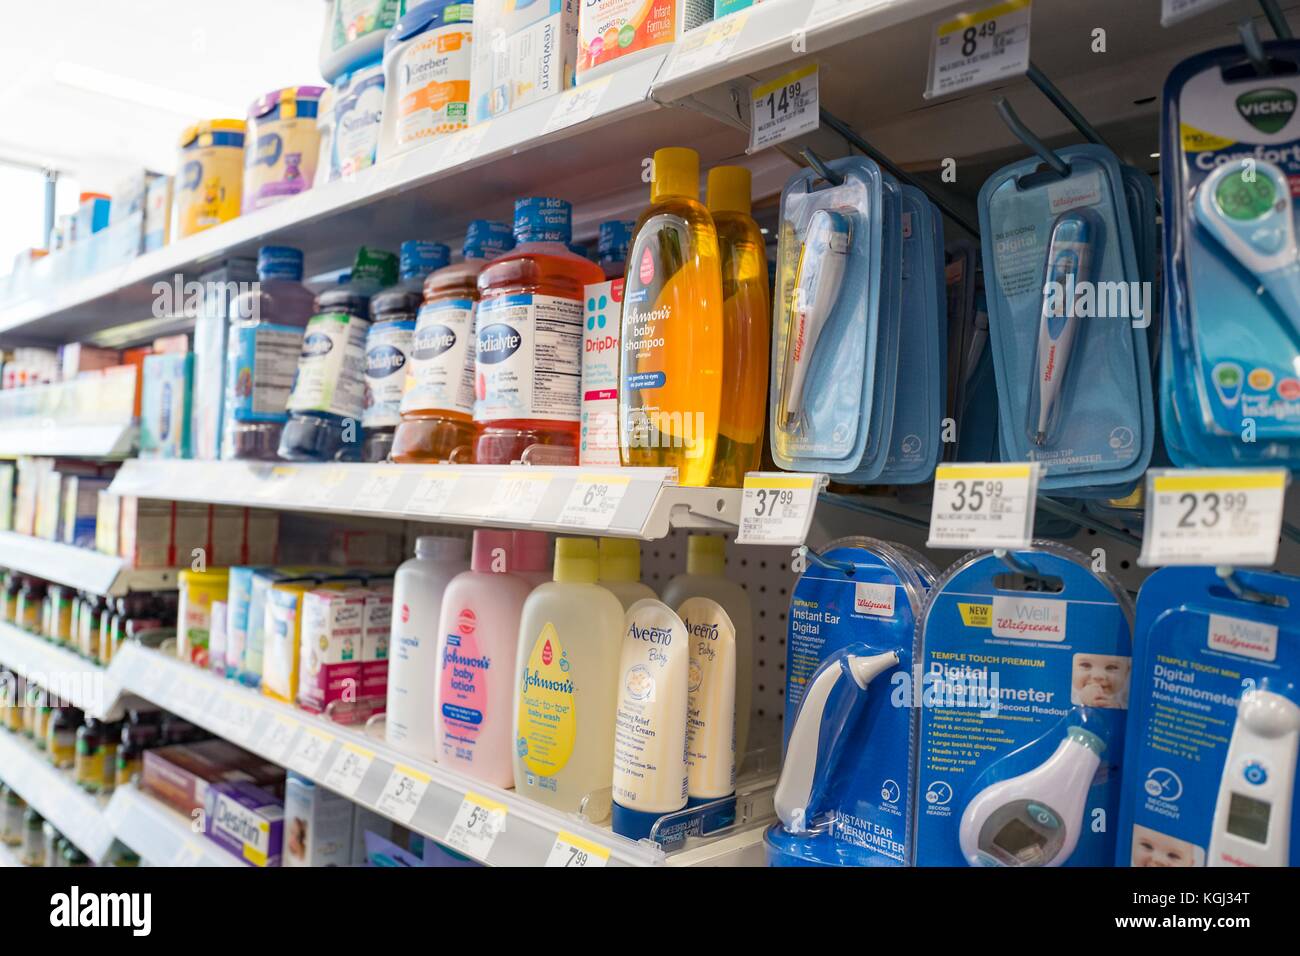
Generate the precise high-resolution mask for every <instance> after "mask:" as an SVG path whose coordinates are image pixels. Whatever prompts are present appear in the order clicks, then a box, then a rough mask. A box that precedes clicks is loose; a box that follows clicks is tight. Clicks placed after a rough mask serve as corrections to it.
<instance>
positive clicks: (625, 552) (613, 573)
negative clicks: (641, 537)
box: [600, 538, 658, 611]
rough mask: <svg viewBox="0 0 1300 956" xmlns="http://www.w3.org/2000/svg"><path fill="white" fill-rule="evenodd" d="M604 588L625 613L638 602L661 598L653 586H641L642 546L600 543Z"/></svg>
mask: <svg viewBox="0 0 1300 956" xmlns="http://www.w3.org/2000/svg"><path fill="white" fill-rule="evenodd" d="M600 586H601V587H603V588H604V589H605V590H606V591H609V592H610V593H611V594H613V595H614V597H616V598H618V601H619V603H620V604H622V605H623V610H625V611H626V610H627V609H628V608H630V607H631V606H632V605H633V604H635V603H636V602H637V601H644V600H645V599H646V598H654V597H658V595H657V594H655V592H654V590H653V589H652V588H651V587H650V586H649V585H647V584H642V583H641V542H639V541H634V540H632V539H631V538H601V539H600Z"/></svg>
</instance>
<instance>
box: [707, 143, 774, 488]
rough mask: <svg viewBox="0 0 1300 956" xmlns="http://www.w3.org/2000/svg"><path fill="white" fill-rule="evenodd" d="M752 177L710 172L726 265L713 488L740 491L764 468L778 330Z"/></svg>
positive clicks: (726, 170) (742, 172)
mask: <svg viewBox="0 0 1300 956" xmlns="http://www.w3.org/2000/svg"><path fill="white" fill-rule="evenodd" d="M751 188H752V184H751V177H750V174H749V170H748V169H746V168H745V167H744V166H717V167H714V168H713V169H711V170H709V193H708V203H709V213H710V214H711V215H712V216H713V222H714V224H715V225H716V227H717V230H718V250H719V253H720V255H721V263H722V329H723V334H722V340H723V354H722V413H721V420H720V422H719V425H718V448H717V451H716V452H715V453H714V456H713V473H712V475H711V476H710V478H709V484H710V485H718V486H721V487H728V488H739V487H740V486H741V485H743V484H744V483H745V472H747V471H756V470H757V469H758V468H759V465H760V463H761V461H762V451H763V419H764V415H763V413H764V411H765V410H766V408H767V363H768V358H767V350H768V338H769V334H770V331H771V323H772V303H771V299H770V298H769V296H768V284H767V251H766V248H765V243H764V242H763V233H762V232H761V231H760V230H759V228H758V223H756V222H755V221H754V218H753V216H751V215H750V208H751V207H750V199H749V196H750V190H751Z"/></svg>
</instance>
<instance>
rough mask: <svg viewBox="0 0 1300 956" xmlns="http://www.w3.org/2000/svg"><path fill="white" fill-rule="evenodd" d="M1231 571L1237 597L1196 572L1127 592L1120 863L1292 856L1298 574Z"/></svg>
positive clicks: (1297, 742)
mask: <svg viewBox="0 0 1300 956" xmlns="http://www.w3.org/2000/svg"><path fill="white" fill-rule="evenodd" d="M1231 573H1232V574H1233V576H1234V578H1235V581H1234V583H1235V585H1236V586H1237V587H1238V588H1240V593H1239V594H1238V593H1234V591H1233V590H1231V589H1229V588H1228V587H1227V586H1225V583H1224V581H1223V580H1222V579H1221V578H1220V576H1219V575H1218V574H1217V573H1216V572H1215V571H1214V570H1213V569H1211V568H1202V567H1185V568H1162V569H1160V570H1158V571H1156V572H1155V573H1154V574H1152V575H1151V576H1150V577H1149V578H1148V579H1147V581H1146V583H1145V584H1144V585H1143V586H1142V590H1141V592H1139V594H1138V604H1137V629H1136V631H1135V635H1136V642H1135V646H1136V647H1137V654H1136V655H1135V657H1134V662H1133V698H1132V699H1133V707H1132V709H1131V712H1130V713H1129V720H1128V731H1127V749H1128V768H1127V772H1126V774H1125V779H1124V794H1123V802H1122V806H1121V813H1120V832H1119V841H1118V845H1117V847H1116V855H1115V862H1116V864H1117V865H1119V866H1296V865H1297V864H1300V841H1298V840H1297V834H1296V819H1297V817H1296V810H1297V808H1296V793H1295V774H1296V756H1297V750H1298V749H1300V704H1298V703H1297V701H1300V624H1298V623H1297V620H1296V615H1295V608H1296V606H1297V603H1296V602H1297V601H1300V579H1297V578H1295V577H1291V576H1289V575H1283V574H1275V573H1272V572H1267V571H1235V572H1231ZM1279 600H1280V601H1281V602H1282V603H1281V604H1277V603H1274V602H1276V601H1279Z"/></svg>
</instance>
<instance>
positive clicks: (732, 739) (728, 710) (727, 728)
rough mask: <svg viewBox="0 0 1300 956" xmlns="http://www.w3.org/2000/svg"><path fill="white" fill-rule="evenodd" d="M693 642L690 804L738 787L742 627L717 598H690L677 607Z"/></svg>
mask: <svg viewBox="0 0 1300 956" xmlns="http://www.w3.org/2000/svg"><path fill="white" fill-rule="evenodd" d="M677 616H678V617H680V618H681V619H682V626H683V627H684V628H686V637H687V639H688V640H689V641H690V644H691V663H690V675H689V677H688V678H687V681H686V685H687V687H686V689H687V693H688V697H687V704H686V777H687V796H688V799H687V805H688V806H696V805H699V804H701V803H709V802H711V801H714V800H721V799H722V798H724V797H728V796H730V795H731V794H733V793H735V792H736V629H735V627H734V626H733V625H732V623H731V617H730V616H729V615H728V614H727V612H726V611H724V610H723V609H722V605H720V604H719V603H718V602H717V601H713V600H710V599H709V598H705V597H693V598H687V599H686V600H685V601H683V602H682V603H681V606H680V607H678V608H677Z"/></svg>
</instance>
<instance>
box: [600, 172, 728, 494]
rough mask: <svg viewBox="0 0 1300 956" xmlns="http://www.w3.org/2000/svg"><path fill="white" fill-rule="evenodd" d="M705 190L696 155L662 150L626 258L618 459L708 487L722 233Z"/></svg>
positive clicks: (716, 406)
mask: <svg viewBox="0 0 1300 956" xmlns="http://www.w3.org/2000/svg"><path fill="white" fill-rule="evenodd" d="M699 194H700V158H699V155H698V154H697V153H696V152H695V151H694V150H692V149H682V148H678V147H669V148H666V149H660V150H656V151H655V155H654V170H653V178H652V180H651V183H650V203H651V204H650V207H649V208H648V209H646V211H645V212H643V213H642V214H641V217H640V218H639V219H638V220H637V225H636V233H635V236H634V238H633V240H632V248H631V251H630V252H629V254H628V261H627V277H626V283H625V285H624V289H623V328H622V335H621V337H620V338H621V342H620V357H621V363H622V365H621V371H622V374H621V376H620V379H621V380H620V382H619V391H618V417H619V454H620V457H621V459H622V462H623V464H624V465H636V466H647V467H656V468H676V469H677V478H678V481H679V482H680V483H681V484H683V485H706V484H708V481H709V478H710V476H711V475H712V473H713V458H714V453H715V450H716V447H717V439H718V425H719V416H720V413H721V407H722V360H723V319H722V272H721V268H720V265H719V254H718V233H717V230H716V228H715V227H714V224H713V217H712V216H710V215H709V211H708V210H707V209H705V208H704V206H703V205H702V204H701V203H700V201H699Z"/></svg>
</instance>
